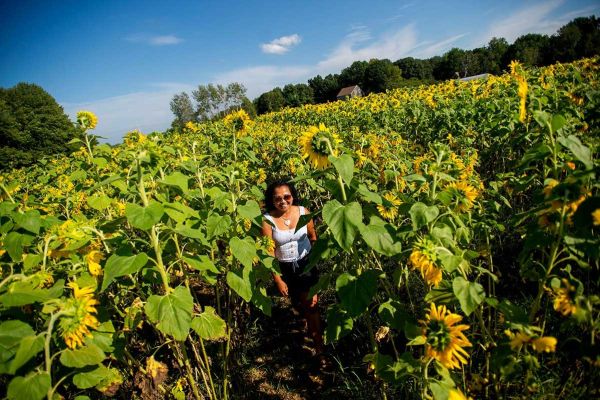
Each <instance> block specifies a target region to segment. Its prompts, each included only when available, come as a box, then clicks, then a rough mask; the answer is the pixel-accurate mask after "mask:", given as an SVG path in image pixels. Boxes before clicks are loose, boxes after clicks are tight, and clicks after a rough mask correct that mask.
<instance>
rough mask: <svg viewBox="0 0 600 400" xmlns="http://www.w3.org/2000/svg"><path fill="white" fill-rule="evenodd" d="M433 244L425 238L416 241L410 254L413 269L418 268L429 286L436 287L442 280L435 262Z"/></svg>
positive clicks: (440, 272) (440, 271)
mask: <svg viewBox="0 0 600 400" xmlns="http://www.w3.org/2000/svg"><path fill="white" fill-rule="evenodd" d="M434 248H435V245H434V244H433V243H432V242H431V241H430V240H427V239H422V240H420V241H418V242H417V243H416V245H415V247H414V248H413V251H412V253H411V254H410V257H409V261H410V263H411V264H412V266H413V270H419V271H420V272H421V276H422V277H423V279H424V280H425V282H427V284H428V285H429V286H434V287H437V286H438V285H439V284H440V282H441V281H442V270H441V269H440V268H438V267H437V266H436V264H435V262H436V260H437V257H436V255H435V251H434Z"/></svg>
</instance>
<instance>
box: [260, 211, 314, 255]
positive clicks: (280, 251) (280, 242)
mask: <svg viewBox="0 0 600 400" xmlns="http://www.w3.org/2000/svg"><path fill="white" fill-rule="evenodd" d="M300 215H304V207H302V206H300ZM264 217H265V218H266V219H268V220H269V221H271V222H272V223H273V227H272V229H273V241H274V242H275V257H277V259H278V260H279V261H283V262H294V261H298V260H300V259H302V258H304V257H305V256H306V255H307V254H308V252H309V251H310V240H308V229H307V225H304V226H303V227H302V228H300V229H298V231H297V232H295V233H294V230H295V228H294V229H279V228H278V227H277V224H276V223H275V220H274V219H273V217H272V216H270V215H269V214H265V215H264Z"/></svg>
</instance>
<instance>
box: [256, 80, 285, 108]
mask: <svg viewBox="0 0 600 400" xmlns="http://www.w3.org/2000/svg"><path fill="white" fill-rule="evenodd" d="M283 107H285V97H284V96H283V91H282V90H281V89H280V88H278V87H277V88H275V89H273V90H271V91H270V92H266V93H263V94H261V95H260V96H259V97H258V99H256V112H257V113H258V114H259V115H260V114H266V113H269V112H273V111H279V110H281V109H282V108H283Z"/></svg>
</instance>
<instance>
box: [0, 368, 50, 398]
mask: <svg viewBox="0 0 600 400" xmlns="http://www.w3.org/2000/svg"><path fill="white" fill-rule="evenodd" d="M51 385H52V383H51V381H50V375H48V374H47V373H46V372H37V373H30V374H29V375H27V376H25V377H22V376H17V377H15V378H13V380H12V381H10V383H9V384H8V392H7V393H6V394H7V397H8V399H9V400H24V399H27V400H41V399H43V398H45V397H46V395H47V394H48V390H49V389H50V386H51Z"/></svg>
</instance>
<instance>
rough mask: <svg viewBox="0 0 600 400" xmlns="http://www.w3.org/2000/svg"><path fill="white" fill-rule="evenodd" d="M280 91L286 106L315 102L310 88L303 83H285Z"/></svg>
mask: <svg viewBox="0 0 600 400" xmlns="http://www.w3.org/2000/svg"><path fill="white" fill-rule="evenodd" d="M282 92H283V97H284V98H285V105H286V106H288V107H298V106H301V105H304V104H313V103H314V102H315V98H314V93H313V90H312V88H311V87H310V86H308V85H307V84H305V83H299V84H297V85H293V84H289V85H285V86H284V87H283V91H282Z"/></svg>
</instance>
